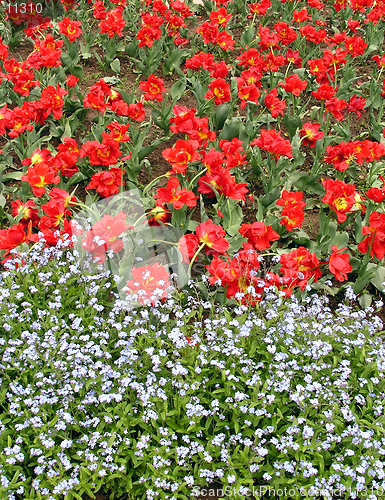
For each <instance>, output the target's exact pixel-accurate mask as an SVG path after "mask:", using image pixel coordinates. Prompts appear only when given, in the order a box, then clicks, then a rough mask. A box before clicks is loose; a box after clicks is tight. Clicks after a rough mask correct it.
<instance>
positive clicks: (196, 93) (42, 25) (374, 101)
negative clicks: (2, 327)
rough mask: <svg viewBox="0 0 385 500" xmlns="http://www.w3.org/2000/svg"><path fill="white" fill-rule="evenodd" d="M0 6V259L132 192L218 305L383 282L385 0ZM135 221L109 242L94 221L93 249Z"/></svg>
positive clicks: (110, 247)
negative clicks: (203, 278)
mask: <svg viewBox="0 0 385 500" xmlns="http://www.w3.org/2000/svg"><path fill="white" fill-rule="evenodd" d="M3 3H4V2H3ZM202 3H203V5H201V4H202ZM22 5H24V4H22ZM4 8H5V11H4V12H5V15H4V14H3V17H4V36H3V42H2V43H1V45H0V49H1V50H0V65H1V69H2V83H1V86H0V99H1V100H2V101H3V103H4V105H3V107H2V108H1V113H0V124H1V128H0V131H1V133H2V135H3V139H2V143H3V153H1V154H2V156H1V161H2V163H1V170H2V172H3V174H2V184H1V189H2V194H1V198H0V204H1V206H2V212H1V215H2V224H3V225H6V226H8V225H9V227H8V228H4V229H2V230H1V232H0V249H2V252H3V260H4V259H6V258H7V255H8V253H9V251H10V249H12V248H17V247H19V246H20V245H27V244H31V243H34V242H37V241H40V240H41V239H42V238H43V239H44V240H45V241H46V244H47V245H54V244H55V243H56V242H57V240H58V238H63V236H64V235H66V234H67V235H71V234H72V233H74V232H76V228H75V227H74V224H73V223H72V220H73V217H76V214H77V212H78V211H79V209H80V208H83V207H84V206H86V207H90V206H91V205H92V204H94V203H95V202H97V201H98V200H101V199H104V198H108V197H110V196H113V195H116V194H118V193H122V192H124V191H125V190H131V189H133V188H139V196H140V199H141V203H142V206H143V207H144V211H145V214H146V216H145V219H146V220H144V222H145V223H146V224H148V225H150V226H154V225H158V226H159V225H165V227H167V228H168V229H170V230H171V232H172V235H173V239H172V241H169V242H168V243H167V244H168V245H169V247H170V248H172V247H173V248H174V249H175V248H176V249H177V251H178V256H177V257H175V255H174V257H173V258H174V259H176V261H178V262H179V264H180V263H181V261H182V260H183V261H184V262H186V263H188V264H189V267H188V270H187V271H188V272H187V274H188V275H189V276H191V274H193V275H194V267H193V266H194V264H195V263H196V262H200V264H201V265H206V266H207V271H208V273H209V275H210V284H211V285H214V284H218V283H219V284H220V285H221V286H222V291H223V294H224V296H225V300H230V301H234V299H235V300H242V301H243V303H247V304H255V303H256V302H258V301H259V300H261V298H262V296H263V289H264V288H265V287H266V286H267V287H269V286H271V285H274V286H276V287H277V288H278V289H279V290H281V291H282V292H283V293H284V294H285V295H286V296H290V295H291V294H292V293H293V292H294V293H295V294H296V295H297V297H298V298H300V297H304V296H306V293H307V292H308V291H309V290H310V286H311V287H312V289H313V290H322V291H326V292H327V293H328V294H332V295H337V294H339V293H342V292H341V291H342V290H343V288H345V287H346V286H352V287H353V290H354V293H356V294H360V298H359V300H360V303H361V305H362V306H363V307H365V306H367V305H369V304H370V303H371V300H372V297H373V295H378V294H381V293H382V291H383V289H384V285H383V283H384V281H385V267H384V266H383V259H384V254H385V246H384V239H385V215H384V212H383V204H384V199H385V190H384V186H383V185H382V184H383V176H382V175H381V174H383V173H384V162H383V158H384V156H385V147H384V144H383V142H382V141H383V127H384V123H383V122H382V121H381V120H382V110H383V95H384V92H383V88H382V87H383V78H382V71H383V67H384V56H383V48H384V45H383V29H382V26H383V23H384V21H383V17H384V13H383V6H382V3H381V2H380V3H375V4H374V3H373V2H371V1H370V0H368V1H365V2H362V1H361V0H359V1H356V0H354V1H353V0H352V1H351V2H350V3H347V2H339V1H337V2H336V3H334V4H331V3H328V4H326V5H324V4H322V3H321V2H320V1H318V0H311V1H310V2H307V3H305V2H304V3H303V4H298V5H297V4H295V5H293V4H292V3H291V2H278V1H277V0H274V1H273V2H271V1H270V0H264V1H262V2H260V3H246V2H243V1H239V0H238V1H235V0H234V1H233V2H228V1H224V0H216V3H215V2H211V1H205V2H199V3H198V4H197V3H194V2H192V3H186V4H185V3H183V2H181V1H179V0H176V1H172V2H171V3H170V4H163V3H162V2H161V1H155V2H144V3H140V2H138V1H135V0H130V1H128V0H114V1H113V2H111V3H108V5H107V4H103V3H102V2H100V1H98V2H85V1H84V0H81V1H79V2H76V1H72V0H65V1H64V0H63V1H62V2H61V3H58V2H51V3H50V2H43V3H35V4H33V3H31V2H29V3H27V4H26V5H25V6H24V7H21V6H19V5H18V4H15V5H13V4H9V3H7V2H5V3H4ZM85 26H90V28H89V29H88V30H86V29H85ZM22 41H24V44H25V45H24V46H23V54H25V55H23V56H22V57H21V59H20V55H19V54H20V53H19V52H18V51H19V47H20V43H21V42H22ZM94 68H97V69H98V70H99V72H98V74H95V73H92V71H93V69H94ZM162 144H163V146H162ZM166 146H169V147H166ZM10 165H11V166H10ZM105 215H109V216H111V217H115V216H117V213H111V214H105ZM126 215H128V214H126ZM119 217H120V216H119ZM93 223H94V224H99V220H93ZM125 224H126V225H127V223H125V222H124V221H123V219H122V224H121V225H120V229H121V231H120V232H119V231H117V230H116V231H115V232H114V234H112V233H108V231H107V233H106V234H105V235H104V236H105V237H106V238H107V240H104V239H103V238H101V241H102V242H103V243H100V244H99V241H100V240H98V241H97V242H96V243H95V242H93V241H91V239H92V238H93V237H95V235H96V236H100V230H98V231H99V232H97V231H96V230H93V229H92V227H91V233H90V232H88V233H87V230H84V231H83V238H84V239H83V242H84V247H85V248H87V249H88V251H89V252H90V253H91V254H92V255H93V256H94V257H95V259H96V260H98V262H99V263H102V262H103V261H105V259H106V257H105V254H106V252H108V255H109V256H110V257H108V258H111V256H112V255H114V254H115V255H114V258H115V259H119V258H120V257H119V255H120V252H121V250H122V245H120V244H116V243H115V244H112V242H113V241H114V239H115V238H119V237H121V238H120V239H121V240H122V241H124V237H125V231H126V230H127V227H126V226H125ZM99 225H100V224H99ZM99 225H97V226H96V227H98V228H99ZM102 225H103V224H102ZM103 227H104V226H103ZM115 227H117V226H116V225H115ZM103 230H105V228H104V229H103ZM111 238H112V239H111ZM123 246H124V245H123ZM174 253H175V252H174ZM262 258H263V259H264V261H263V262H264V265H263V266H262V265H261V259H262ZM133 265H134V264H133ZM141 266H143V264H141ZM154 269H155V268H154ZM148 270H149V272H150V273H151V270H152V268H151V267H150V268H149V269H148ZM141 271H142V270H139V271H135V270H134V272H133V273H131V276H129V278H132V277H133V275H134V274H135V273H136V274H138V273H140V272H141ZM195 274H196V273H195ZM189 276H187V277H189ZM152 278H153V279H157V276H152ZM127 281H129V279H128V280H127ZM162 281H164V280H162ZM166 281H167V280H166ZM307 288H308V289H307ZM341 296H342V295H341Z"/></svg>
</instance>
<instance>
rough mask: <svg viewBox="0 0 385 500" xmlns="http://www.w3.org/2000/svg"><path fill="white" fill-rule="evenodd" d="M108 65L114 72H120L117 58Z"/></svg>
mask: <svg viewBox="0 0 385 500" xmlns="http://www.w3.org/2000/svg"><path fill="white" fill-rule="evenodd" d="M110 67H111V69H112V71H114V72H115V73H120V60H119V59H118V58H116V59H114V60H113V61H112V63H111V64H110Z"/></svg>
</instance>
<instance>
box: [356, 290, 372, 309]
mask: <svg viewBox="0 0 385 500" xmlns="http://www.w3.org/2000/svg"><path fill="white" fill-rule="evenodd" d="M358 302H359V304H360V306H361V307H362V308H363V309H366V308H367V307H370V305H371V303H372V296H371V295H370V293H363V294H362V295H360V296H359V297H358Z"/></svg>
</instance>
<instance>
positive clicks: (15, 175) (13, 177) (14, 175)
mask: <svg viewBox="0 0 385 500" xmlns="http://www.w3.org/2000/svg"><path fill="white" fill-rule="evenodd" d="M23 175H24V174H23V172H10V173H9V174H5V175H3V177H2V179H1V180H2V182H7V181H19V180H20V179H21V178H22V176H23Z"/></svg>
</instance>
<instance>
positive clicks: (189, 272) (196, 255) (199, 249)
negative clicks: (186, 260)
mask: <svg viewBox="0 0 385 500" xmlns="http://www.w3.org/2000/svg"><path fill="white" fill-rule="evenodd" d="M205 245H206V243H202V245H200V247H199V248H198V250H197V251H196V252H195V254H194V257H193V258H192V259H191V262H190V265H189V266H188V275H189V276H191V268H192V266H193V264H194V262H195V259H196V258H197V257H198V254H199V253H200V251H201V250H202V248H203V247H204V246H205Z"/></svg>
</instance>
